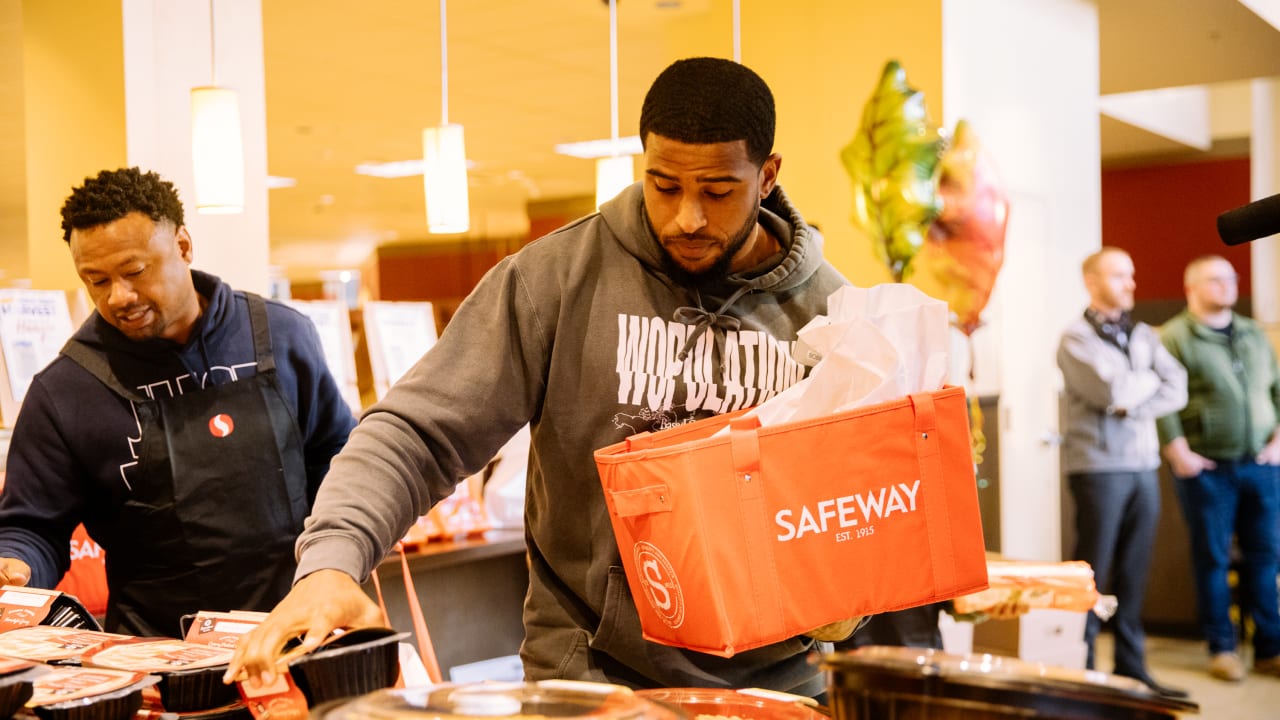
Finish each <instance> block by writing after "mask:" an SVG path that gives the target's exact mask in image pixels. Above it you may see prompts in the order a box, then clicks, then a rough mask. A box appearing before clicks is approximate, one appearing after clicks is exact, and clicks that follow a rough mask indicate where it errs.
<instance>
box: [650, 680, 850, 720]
mask: <svg viewBox="0 0 1280 720" xmlns="http://www.w3.org/2000/svg"><path fill="white" fill-rule="evenodd" d="M636 695H639V696H640V697H643V698H645V699H647V700H655V701H657V702H662V703H669V704H672V705H675V706H677V707H679V708H680V709H681V710H682V711H684V712H685V713H686V714H687V715H689V717H691V718H699V717H702V716H713V717H716V718H730V717H733V718H744V719H745V720H825V719H826V716H825V715H823V714H821V713H819V712H818V711H817V710H814V709H813V708H814V706H816V705H817V703H816V702H815V701H814V700H813V699H812V698H807V697H801V696H799V695H789V694H787V693H781V692H774V691H770V690H756V689H745V690H717V689H713V688H659V689H652V690H637V691H636ZM703 720H709V718H706V717H703Z"/></svg>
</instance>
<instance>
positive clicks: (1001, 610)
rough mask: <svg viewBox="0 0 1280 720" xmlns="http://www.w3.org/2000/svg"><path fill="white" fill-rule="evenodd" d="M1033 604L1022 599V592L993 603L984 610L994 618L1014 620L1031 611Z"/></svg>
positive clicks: (985, 613)
mask: <svg viewBox="0 0 1280 720" xmlns="http://www.w3.org/2000/svg"><path fill="white" fill-rule="evenodd" d="M1030 610H1031V606H1030V605H1028V604H1027V601H1025V600H1023V599H1022V593H1018V594H1017V595H1016V596H1015V597H1013V598H1012V599H1010V600H1006V601H1005V602H1002V603H998V604H996V605H992V606H991V607H989V608H987V609H986V610H983V611H982V612H983V614H984V615H986V616H987V617H988V618H990V619H992V620H1013V619H1015V618H1019V617H1022V616H1023V615H1026V614H1027V613H1028V612H1030Z"/></svg>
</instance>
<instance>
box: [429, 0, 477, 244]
mask: <svg viewBox="0 0 1280 720" xmlns="http://www.w3.org/2000/svg"><path fill="white" fill-rule="evenodd" d="M446 27H447V26H446V11H445V0H440V124H439V125H438V126H436V127H429V128H424V129H423V131H422V186H423V190H424V191H425V192H426V196H427V231H428V232H430V233H436V234H444V233H464V232H466V231H467V230H469V229H470V228H471V207H470V201H469V199H468V197H467V151H466V148H465V145H464V143H463V139H462V126H461V125H454V124H451V123H450V122H449V45H448V42H447V34H446Z"/></svg>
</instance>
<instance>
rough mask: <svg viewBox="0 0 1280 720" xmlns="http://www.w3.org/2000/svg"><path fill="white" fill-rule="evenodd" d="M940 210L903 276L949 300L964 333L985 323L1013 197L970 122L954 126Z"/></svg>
mask: <svg viewBox="0 0 1280 720" xmlns="http://www.w3.org/2000/svg"><path fill="white" fill-rule="evenodd" d="M938 192H939V193H940V194H941V196H942V201H943V205H942V212H941V214H939V215H938V217H937V219H936V220H934V222H933V224H932V225H931V226H930V227H929V230H928V235H927V240H926V241H925V243H924V245H923V246H922V247H921V248H920V250H919V251H918V252H917V253H916V254H915V256H914V257H913V258H912V261H911V265H910V267H909V268H908V269H907V272H906V273H905V274H904V277H903V279H904V280H906V281H907V282H910V283H911V284H913V285H915V286H916V287H918V288H920V289H921V290H923V291H924V292H926V293H928V294H929V295H931V296H933V297H936V298H938V299H939V300H945V301H946V302H947V306H948V307H949V308H951V312H952V313H953V314H954V316H955V324H956V327H958V328H959V329H960V331H961V332H963V333H964V334H965V335H966V336H968V335H972V334H973V331H974V330H977V329H978V327H979V326H980V325H981V324H982V321H981V313H982V310H983V308H985V307H986V306H987V301H988V300H989V299H990V298H991V289H992V287H994V285H995V282H996V275H997V274H998V273H999V272H1000V266H1001V265H1002V264H1003V263H1004V239H1005V229H1006V227H1007V226H1008V222H1009V200H1008V196H1007V194H1006V193H1005V190H1004V187H1003V185H1002V184H1001V182H1000V179H999V177H998V176H997V175H996V172H995V167H994V165H993V164H992V162H991V158H990V157H989V156H988V155H987V153H986V152H985V151H984V150H983V148H982V144H981V142H980V141H979V140H978V137H977V134H976V133H975V132H974V131H973V128H972V127H971V126H970V125H969V123H967V122H965V121H964V120H961V121H960V122H959V123H957V124H956V129H955V132H954V133H953V135H952V138H951V142H950V144H949V145H948V147H947V149H946V151H945V152H944V153H943V155H942V159H941V162H940V167H939V176H938Z"/></svg>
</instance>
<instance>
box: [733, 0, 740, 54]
mask: <svg viewBox="0 0 1280 720" xmlns="http://www.w3.org/2000/svg"><path fill="white" fill-rule="evenodd" d="M738 3H739V0H733V61H734V62H736V63H738V64H739V65H741V64H742V38H741V28H742V8H741V7H739V5H738Z"/></svg>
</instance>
